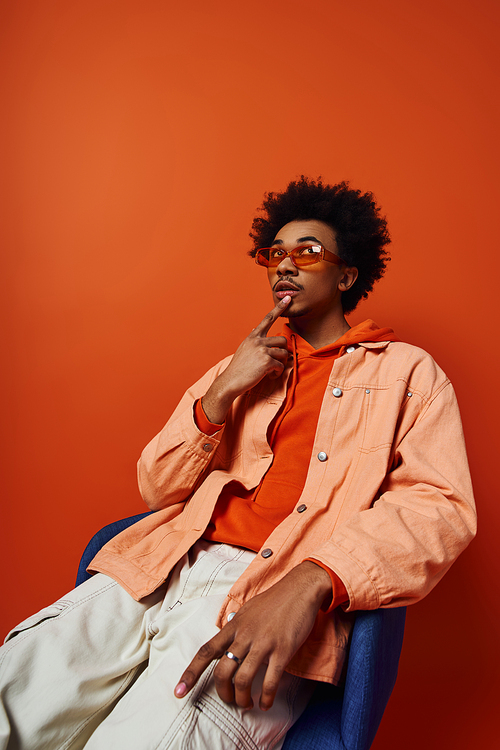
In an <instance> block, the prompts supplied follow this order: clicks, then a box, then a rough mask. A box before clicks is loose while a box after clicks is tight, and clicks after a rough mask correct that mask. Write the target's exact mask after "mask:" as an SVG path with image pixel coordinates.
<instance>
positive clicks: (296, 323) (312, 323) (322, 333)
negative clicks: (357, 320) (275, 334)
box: [285, 311, 351, 349]
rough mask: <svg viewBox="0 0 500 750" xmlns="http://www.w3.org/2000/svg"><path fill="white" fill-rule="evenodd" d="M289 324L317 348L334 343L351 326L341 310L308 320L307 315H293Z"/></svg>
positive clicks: (295, 331)
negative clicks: (330, 314) (294, 316)
mask: <svg viewBox="0 0 500 750" xmlns="http://www.w3.org/2000/svg"><path fill="white" fill-rule="evenodd" d="M285 315H286V313H285ZM288 325H289V326H290V328H291V329H292V331H293V332H294V333H297V334H298V335H299V336H301V337H302V338H303V339H305V340H306V341H307V343H308V344H311V346H313V347H314V348H315V349H321V348H322V347H323V346H328V344H333V342H334V341H337V339H339V338H340V337H341V336H343V335H344V333H347V331H348V330H349V329H350V327H351V326H350V325H349V323H348V322H347V320H346V319H345V318H344V315H343V313H342V312H340V311H339V312H338V313H337V314H336V315H333V316H327V317H324V318H320V319H315V320H308V319H307V316H305V315H304V316H297V317H296V318H293V317H291V318H289V319H288Z"/></svg>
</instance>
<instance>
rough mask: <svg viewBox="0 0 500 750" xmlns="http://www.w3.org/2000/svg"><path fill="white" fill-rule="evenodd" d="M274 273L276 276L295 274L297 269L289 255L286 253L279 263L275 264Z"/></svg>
mask: <svg viewBox="0 0 500 750" xmlns="http://www.w3.org/2000/svg"><path fill="white" fill-rule="evenodd" d="M276 273H277V274H278V276H296V275H297V273H298V269H297V267H296V266H294V265H293V263H292V259H291V257H290V256H289V255H286V256H285V257H284V258H283V260H282V261H281V263H280V264H279V265H277V266H276Z"/></svg>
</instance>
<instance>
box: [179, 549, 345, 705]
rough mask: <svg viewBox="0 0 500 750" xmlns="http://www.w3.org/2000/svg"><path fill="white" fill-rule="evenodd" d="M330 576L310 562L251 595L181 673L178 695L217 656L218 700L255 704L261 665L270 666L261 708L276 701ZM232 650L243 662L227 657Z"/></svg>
mask: <svg viewBox="0 0 500 750" xmlns="http://www.w3.org/2000/svg"><path fill="white" fill-rule="evenodd" d="M331 591H332V587H331V580H330V576H329V575H328V573H327V572H326V571H325V570H324V569H323V568H321V567H320V566H319V565H315V564H314V563H312V562H309V561H306V562H303V563H301V564H300V565H297V567H296V568H294V569H293V570H291V571H290V572H289V573H288V574H287V575H286V576H285V577H284V578H282V579H281V581H278V583H276V584H275V585H274V586H272V587H271V588H270V589H268V590H267V591H264V592H263V593H262V594H259V595H258V596H256V597H254V598H253V599H250V600H249V601H248V602H246V604H244V605H243V607H242V608H241V609H240V610H239V612H237V613H236V615H235V616H234V617H233V619H232V620H231V621H230V622H228V623H227V624H226V625H224V627H223V628H222V630H221V631H220V632H219V633H217V635H216V636H214V637H213V638H212V639H211V640H209V641H208V642H207V643H205V644H204V645H203V646H202V647H201V648H200V650H199V651H198V653H197V654H196V656H195V657H194V659H193V661H192V662H191V664H190V665H189V666H188V668H187V669H186V671H185V672H184V674H183V675H182V677H181V679H180V681H179V683H178V685H177V686H176V688H175V691H174V692H175V695H176V696H177V697H178V698H183V697H184V696H185V695H186V694H187V693H188V692H189V691H190V690H191V688H192V687H193V686H194V684H195V683H196V681H197V680H198V679H199V677H200V676H201V674H202V673H203V671H204V670H205V669H206V668H207V666H208V665H209V664H210V662H211V661H212V660H213V659H220V662H219V663H218V665H217V666H216V668H215V670H214V680H215V685H216V688H217V692H218V694H219V696H220V698H221V699H222V700H223V701H225V702H226V703H233V702H236V704H237V705H238V706H240V707H241V708H252V707H253V701H252V682H253V680H254V678H255V675H256V674H257V671H258V669H259V667H260V666H261V665H262V664H267V665H268V666H267V670H266V674H265V677H264V682H263V685H262V693H261V697H260V708H261V709H262V710H263V711H267V710H268V709H269V708H271V706H272V705H273V701H274V698H275V695H276V691H277V689H278V683H279V681H280V678H281V675H282V674H283V672H284V670H285V667H286V666H287V664H288V663H289V661H290V660H291V658H292V657H293V656H294V654H295V653H296V651H297V650H298V649H299V647H300V646H301V645H302V644H303V643H304V641H305V640H306V638H307V636H308V635H309V633H310V632H311V629H312V626H313V625H314V621H315V619H316V615H317V614H318V610H319V608H320V607H321V605H322V603H323V601H324V600H325V598H326V597H327V596H328V595H329V594H331ZM226 651H230V652H232V653H233V654H234V655H235V656H237V657H238V660H239V661H240V662H241V666H239V665H238V663H237V662H236V661H234V660H233V659H230V658H228V657H227V656H225V652H226Z"/></svg>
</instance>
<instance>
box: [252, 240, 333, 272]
mask: <svg viewBox="0 0 500 750" xmlns="http://www.w3.org/2000/svg"><path fill="white" fill-rule="evenodd" d="M288 257H290V260H291V261H292V263H293V265H294V266H295V267H296V268H304V267H305V266H312V265H314V263H319V261H320V260H327V261H328V262H329V263H335V265H336V266H342V265H345V263H344V261H343V260H342V258H339V256H338V255H335V254H334V253H331V252H330V251H329V250H325V248H324V247H323V245H299V247H294V249H293V250H290V252H287V251H286V250H283V248H282V247H261V248H260V250H257V255H256V256H255V262H256V263H257V264H258V265H259V266H264V267H265V268H275V267H276V266H279V264H280V263H281V261H282V260H284V259H285V258H288Z"/></svg>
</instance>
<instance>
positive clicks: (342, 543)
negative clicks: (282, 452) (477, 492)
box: [310, 382, 476, 610]
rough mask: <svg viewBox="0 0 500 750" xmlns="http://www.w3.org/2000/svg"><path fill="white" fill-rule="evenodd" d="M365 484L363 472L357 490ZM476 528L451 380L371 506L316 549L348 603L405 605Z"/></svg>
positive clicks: (426, 410) (399, 449) (409, 436)
mask: <svg viewBox="0 0 500 750" xmlns="http://www.w3.org/2000/svg"><path fill="white" fill-rule="evenodd" d="M356 482H357V483H358V484H356ZM362 484H363V473H362V472H361V473H360V475H359V476H358V477H357V478H356V480H355V482H354V483H353V487H352V488H351V491H353V492H356V491H358V492H361V491H362ZM475 532H476V513H475V507H474V498H473V493H472V486H471V481H470V475H469V469H468V464H467V456H466V452H465V443H464V438H463V432H462V425H461V420H460V414H459V411H458V405H457V403H456V398H455V394H454V391H453V388H452V386H451V384H450V383H449V382H446V383H445V384H443V385H442V386H441V387H440V388H439V389H438V390H437V392H436V393H435V394H434V395H433V397H432V398H431V399H429V401H428V402H427V403H426V404H425V405H424V406H423V408H422V410H421V411H420V413H419V415H418V417H417V418H416V420H415V421H414V423H413V424H412V425H411V427H410V428H409V429H408V430H407V431H406V433H405V434H404V435H403V437H402V438H401V439H400V441H399V443H398V444H397V445H396V446H395V448H394V450H393V456H392V461H391V469H390V471H389V472H388V474H387V476H386V478H385V480H384V482H383V484H382V486H381V488H380V493H379V496H378V497H377V499H376V500H375V502H374V503H373V505H372V507H370V508H369V509H367V510H363V511H361V512H359V513H356V514H354V515H352V516H351V517H350V518H347V519H346V520H345V521H344V522H341V523H340V524H339V526H338V527H337V528H336V529H335V531H334V532H333V534H332V536H331V538H330V539H329V540H328V541H326V542H325V543H324V544H323V545H322V546H321V547H319V548H318V549H316V550H315V551H314V553H313V554H311V555H310V557H311V558H313V559H317V560H318V561H319V562H322V563H323V564H325V565H326V566H327V567H328V568H330V569H332V570H334V571H336V572H337V573H338V574H339V576H340V577H341V579H342V580H343V581H344V583H345V584H346V587H347V591H348V594H349V601H350V604H349V610H357V609H376V608H378V607H395V606H404V605H408V604H413V603H415V602H417V601H419V600H420V599H422V598H423V597H424V596H426V595H427V594H428V593H429V591H430V590H431V589H432V588H433V587H434V586H435V585H436V584H437V583H438V581H439V580H440V579H441V578H442V577H443V575H444V574H445V573H446V571H447V570H448V569H449V568H450V566H451V565H452V563H453V562H454V561H455V560H456V558H457V557H458V555H459V554H460V553H461V552H462V551H463V550H464V549H465V547H466V546H467V545H468V544H469V542H470V541H471V539H472V538H473V537H474V535H475Z"/></svg>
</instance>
